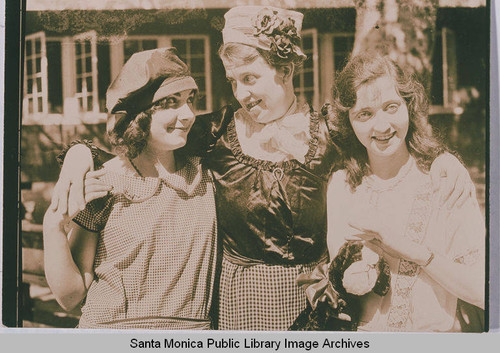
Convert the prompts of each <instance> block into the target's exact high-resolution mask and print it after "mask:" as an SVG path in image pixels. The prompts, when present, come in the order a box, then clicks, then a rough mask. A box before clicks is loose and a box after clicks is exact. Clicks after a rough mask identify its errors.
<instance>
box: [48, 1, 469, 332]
mask: <svg viewBox="0 0 500 353" xmlns="http://www.w3.org/2000/svg"><path fill="white" fill-rule="evenodd" d="M302 18H303V15H302V14H301V13H299V12H296V11H289V10H284V9H279V8H274V7H269V6H267V7H264V6H240V7H235V8H233V9H231V10H229V11H228V12H227V13H226V14H225V20H226V22H225V27H224V29H223V31H222V35H223V40H224V44H223V46H222V47H221V48H220V50H219V55H220V57H221V59H222V61H223V64H224V67H225V69H226V76H227V79H228V81H229V82H230V83H231V85H232V89H233V93H234V95H235V97H236V99H237V100H238V102H239V103H240V105H241V108H240V109H239V110H237V111H236V112H235V113H234V114H232V113H231V110H230V109H225V110H224V111H223V114H209V115H207V116H204V117H198V118H197V122H196V124H195V125H194V126H193V129H192V131H191V134H190V136H189V138H188V140H189V141H188V145H189V146H188V149H189V150H190V151H191V152H193V151H194V152H195V153H200V154H202V156H203V157H204V162H205V165H206V166H207V167H208V168H210V169H211V170H212V173H213V176H214V183H215V186H216V205H217V214H218V223H219V232H220V236H221V240H222V243H223V253H224V254H223V259H222V271H221V280H220V296H219V299H220V300H219V328H220V329H226V330H286V329H288V327H289V326H290V324H291V323H292V322H293V321H294V320H295V318H296V317H297V315H298V314H299V313H300V312H301V311H302V309H304V308H305V306H306V299H305V294H304V292H303V291H302V290H301V289H300V288H299V287H298V286H297V285H296V282H295V279H296V277H297V275H299V274H301V273H305V272H310V271H311V270H312V269H313V268H314V267H315V266H316V265H317V264H318V263H320V262H322V261H327V258H328V255H327V245H326V225H327V224H326V223H327V222H326V190H327V183H328V179H329V177H330V175H331V173H332V171H333V170H334V168H335V165H336V161H337V158H338V156H339V153H340V152H339V150H338V148H337V147H336V145H335V143H334V139H335V132H334V131H333V130H329V128H328V126H327V123H326V119H325V118H324V117H323V116H322V115H320V114H318V113H316V112H313V111H311V109H310V107H309V106H307V105H303V104H299V103H298V102H297V98H296V96H295V93H294V87H293V74H294V73H295V72H296V70H297V68H298V67H299V66H300V65H301V64H302V63H303V61H304V60H305V58H306V56H305V55H304V54H303V52H302V50H301V49H300V46H299V44H300V36H299V34H300V30H301V26H302ZM69 153H70V154H71V158H70V155H69V154H68V157H67V158H66V160H67V161H66V162H65V164H64V166H63V170H62V172H61V178H60V181H59V182H58V185H57V186H56V189H57V195H56V196H55V198H54V203H53V207H55V208H57V205H58V204H59V203H61V204H62V207H63V208H64V207H66V205H67V200H68V190H69V189H70V185H71V184H72V183H74V184H75V185H78V184H80V185H81V183H82V180H83V176H84V174H85V173H86V172H87V171H88V170H89V168H91V165H92V161H91V159H90V153H89V150H88V149H87V148H86V147H85V146H83V145H79V146H75V147H73V148H72V150H70V151H69ZM69 159H71V160H72V162H69V161H68V160H69ZM81 161H88V162H85V163H82V162H81ZM440 163H441V164H440ZM82 164H83V165H82ZM435 164H437V167H436V168H435V169H434V173H436V175H437V177H436V178H435V179H439V175H440V174H441V169H444V170H443V171H445V170H447V171H448V175H449V176H450V178H448V179H449V180H452V182H451V183H450V185H454V182H455V180H456V179H455V178H453V177H451V176H452V174H453V175H455V176H456V175H463V174H464V173H465V175H466V171H465V169H464V168H463V167H462V166H461V165H460V163H458V162H457V160H456V159H455V158H454V157H451V156H449V155H446V156H443V157H440V158H439V159H438V160H437V161H436V163H435ZM465 184H467V183H462V184H460V183H458V184H457V186H458V187H457V188H456V190H455V192H454V193H453V194H452V195H451V199H452V200H456V199H457V198H458V196H459V195H461V194H462V195H468V190H469V189H468V187H469V186H468V185H465ZM451 189H452V187H450V190H451ZM464 190H465V191H464ZM98 192H99V193H105V189H104V186H103V189H102V190H99V191H98ZM72 194H74V195H75V197H72V198H70V206H71V204H73V203H74V204H79V203H80V204H81V203H83V196H82V195H83V190H79V189H75V190H74V192H72ZM450 194H451V192H450ZM75 200H81V201H75ZM73 207H74V206H73Z"/></svg>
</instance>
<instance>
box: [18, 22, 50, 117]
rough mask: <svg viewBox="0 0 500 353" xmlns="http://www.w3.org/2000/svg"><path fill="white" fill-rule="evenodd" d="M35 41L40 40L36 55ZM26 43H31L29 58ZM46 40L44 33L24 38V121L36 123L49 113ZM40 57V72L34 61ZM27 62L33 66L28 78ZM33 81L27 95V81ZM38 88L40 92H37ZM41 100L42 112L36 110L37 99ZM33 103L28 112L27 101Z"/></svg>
mask: <svg viewBox="0 0 500 353" xmlns="http://www.w3.org/2000/svg"><path fill="white" fill-rule="evenodd" d="M36 39H40V53H36V45H35V41H36ZM28 42H32V43H31V44H30V45H31V46H32V52H31V53H32V54H31V55H30V56H28V55H27V45H28ZM46 45H47V38H46V35H45V32H43V31H41V32H36V33H32V34H28V35H26V37H25V46H24V50H25V52H24V54H25V55H24V68H23V70H24V71H23V73H24V79H23V111H24V112H26V114H23V118H26V119H23V121H24V120H28V121H29V120H34V121H36V122H38V121H39V120H41V117H42V116H47V115H48V111H49V103H48V94H49V91H48V84H47V81H48V70H47V47H46ZM38 55H39V56H40V72H37V71H36V59H37V57H38ZM28 60H33V63H32V65H33V66H34V70H33V72H32V74H31V75H30V76H28V69H27V66H28V65H27V62H28ZM30 78H32V79H33V88H32V92H31V93H28V80H29V79H30ZM37 78H40V82H41V87H38V84H37ZM39 88H40V91H39V90H38V89H39ZM39 98H42V110H41V111H40V110H39V109H38V99H39ZM30 100H32V101H33V112H31V113H30V112H29V101H30Z"/></svg>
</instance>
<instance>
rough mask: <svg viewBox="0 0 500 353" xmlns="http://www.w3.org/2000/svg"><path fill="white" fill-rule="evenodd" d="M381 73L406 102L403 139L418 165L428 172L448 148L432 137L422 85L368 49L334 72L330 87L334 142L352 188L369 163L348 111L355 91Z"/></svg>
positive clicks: (354, 97)
mask: <svg viewBox="0 0 500 353" xmlns="http://www.w3.org/2000/svg"><path fill="white" fill-rule="evenodd" d="M383 76H389V77H390V78H392V79H393V81H394V83H395V86H396V90H397V92H398V94H399V95H400V96H401V98H403V99H404V101H405V103H406V105H407V108H408V115H409V127H408V133H407V134H406V138H405V141H406V146H407V147H408V151H409V152H410V154H411V155H412V156H413V157H414V158H415V160H416V162H417V165H418V167H419V168H420V169H421V170H422V171H425V172H428V171H429V169H430V166H431V164H432V162H433V161H434V159H435V158H436V157H437V156H439V155H440V154H441V153H443V152H445V151H448V150H447V149H446V147H445V146H444V145H443V144H442V143H441V142H440V141H438V140H437V139H436V138H434V137H433V136H432V129H431V127H430V125H429V123H428V120H427V118H428V107H429V106H428V102H427V98H426V94H425V90H424V88H423V86H422V84H420V83H419V82H418V81H417V80H416V79H415V77H414V76H412V75H408V74H407V73H405V72H404V71H403V70H402V69H401V68H400V67H399V66H398V65H397V64H396V63H395V62H393V61H392V60H390V59H389V58H388V57H384V56H380V55H378V54H374V53H370V52H367V53H364V54H361V55H358V56H355V57H353V58H352V59H351V60H350V61H349V62H348V64H347V65H346V67H345V68H344V69H343V70H342V71H341V72H340V73H338V74H337V77H336V82H335V84H334V86H333V90H332V91H333V103H332V106H331V109H329V114H328V115H329V119H330V120H331V122H332V123H333V125H334V126H335V127H336V130H337V135H336V137H337V141H336V142H337V143H338V144H339V147H340V148H341V150H342V167H343V168H344V169H345V170H346V174H347V181H348V183H349V185H350V186H351V188H352V189H353V190H354V189H355V188H356V187H357V186H358V185H359V184H361V182H362V179H363V177H364V176H365V175H367V174H368V173H369V164H368V154H367V151H366V148H365V147H364V146H363V145H362V144H361V142H360V141H359V140H358V138H357V137H356V134H355V133H354V130H353V128H352V126H351V123H350V121H349V110H350V109H351V108H352V107H354V105H355V104H356V93H357V90H358V89H359V88H360V87H361V86H362V85H365V84H367V83H370V82H373V81H374V80H376V79H378V78H380V77H383Z"/></svg>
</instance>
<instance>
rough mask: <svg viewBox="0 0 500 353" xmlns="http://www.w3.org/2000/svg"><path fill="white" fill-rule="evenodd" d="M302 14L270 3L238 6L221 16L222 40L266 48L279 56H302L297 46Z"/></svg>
mask: <svg viewBox="0 0 500 353" xmlns="http://www.w3.org/2000/svg"><path fill="white" fill-rule="evenodd" d="M303 18H304V15H303V14H301V13H300V12H297V11H291V10H286V9H280V8H277V7H272V6H237V7H233V8H232V9H230V10H229V11H228V12H226V14H225V15H224V19H225V20H226V22H225V25H224V29H223V30H222V37H223V40H224V43H225V44H226V43H241V44H246V45H250V46H253V47H255V48H260V49H264V50H268V51H270V52H272V53H273V54H275V55H277V56H278V57H280V58H282V59H292V58H293V57H294V56H299V57H303V58H305V57H306V55H305V54H304V53H303V52H302V50H301V49H300V31H301V29H302V19H303Z"/></svg>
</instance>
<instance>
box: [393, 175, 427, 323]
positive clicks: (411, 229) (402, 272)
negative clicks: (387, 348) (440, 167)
mask: <svg viewBox="0 0 500 353" xmlns="http://www.w3.org/2000/svg"><path fill="white" fill-rule="evenodd" d="M431 186H432V185H431V183H425V184H424V185H423V186H422V188H421V189H420V190H419V192H418V193H417V197H416V199H415V201H414V202H413V206H412V210H411V213H410V218H409V219H408V225H407V227H406V232H405V235H404V236H405V237H407V238H409V239H411V240H412V241H413V242H415V243H421V242H422V241H423V239H424V237H425V231H426V228H427V223H428V220H429V219H430V215H431V211H432V207H431V198H432V187H431ZM420 269H421V267H420V266H419V265H417V264H416V263H414V262H411V261H407V260H405V259H401V260H399V267H398V273H397V274H396V275H393V278H392V281H394V284H395V285H394V287H393V288H394V291H393V293H392V296H391V308H390V311H389V315H388V316H387V326H388V328H389V331H405V330H406V329H407V327H408V323H409V318H410V316H411V314H412V311H413V308H412V306H411V297H412V291H413V285H414V284H415V282H416V281H417V278H418V274H419V273H420Z"/></svg>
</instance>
